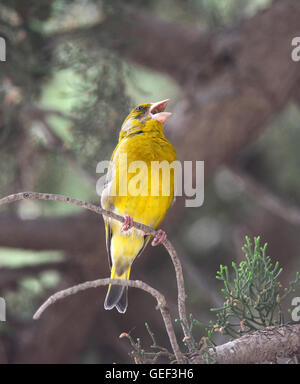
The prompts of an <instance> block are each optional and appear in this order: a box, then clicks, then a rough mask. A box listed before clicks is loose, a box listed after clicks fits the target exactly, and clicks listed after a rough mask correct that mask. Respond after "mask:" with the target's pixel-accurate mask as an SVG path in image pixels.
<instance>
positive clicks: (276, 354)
mask: <svg viewBox="0 0 300 384" xmlns="http://www.w3.org/2000/svg"><path fill="white" fill-rule="evenodd" d="M299 351H300V324H295V325H282V326H280V327H268V328H264V329H262V330H260V331H256V332H254V333H250V334H248V335H245V336H242V337H240V338H239V339H236V340H234V341H230V342H229V343H226V344H223V345H220V346H218V347H216V354H217V362H218V363H220V364H257V363H264V362H274V361H276V359H278V358H284V357H292V356H294V355H295V354H297V353H299Z"/></svg>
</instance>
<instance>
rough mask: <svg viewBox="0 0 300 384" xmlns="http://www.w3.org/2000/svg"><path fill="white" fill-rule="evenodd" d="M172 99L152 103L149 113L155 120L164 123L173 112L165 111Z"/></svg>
mask: <svg viewBox="0 0 300 384" xmlns="http://www.w3.org/2000/svg"><path fill="white" fill-rule="evenodd" d="M169 100H170V99H166V100H162V101H158V102H157V103H153V104H152V105H151V108H150V111H149V114H150V116H151V118H152V119H153V120H157V121H159V122H160V123H164V122H165V121H166V120H167V119H168V118H169V117H170V116H171V115H172V113H171V112H165V108H166V106H167V104H168V102H169Z"/></svg>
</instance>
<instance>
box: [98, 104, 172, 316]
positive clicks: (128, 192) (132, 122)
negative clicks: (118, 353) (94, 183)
mask: <svg viewBox="0 0 300 384" xmlns="http://www.w3.org/2000/svg"><path fill="white" fill-rule="evenodd" d="M168 101H169V100H163V101H160V102H158V103H146V104H141V105H139V106H137V107H136V108H135V109H133V110H132V111H131V112H130V114H129V115H128V116H127V118H126V119H125V121H124V123H123V125H122V127H121V132H120V136H119V142H118V145H117V147H116V148H115V150H114V152H113V154H112V158H111V162H110V164H111V165H110V168H109V170H108V173H107V178H106V186H105V189H104V190H103V192H102V194H101V206H102V207H103V208H104V209H107V210H110V211H113V212H115V213H117V214H119V215H123V216H124V217H125V222H124V223H123V224H122V223H120V222H119V221H116V220H113V219H110V218H107V217H104V222H105V231H106V247H107V252H108V256H109V263H110V267H111V278H113V279H129V275H130V269H131V265H132V263H133V261H134V259H135V258H136V257H137V256H139V255H140V254H141V253H142V251H143V250H144V249H145V247H146V245H147V244H148V242H149V239H150V236H149V235H146V234H145V233H143V232H142V231H139V230H137V229H135V228H133V227H132V221H133V220H134V221H136V222H140V223H142V224H145V225H148V226H150V227H152V228H154V229H157V228H158V226H159V225H160V223H161V221H162V220H163V218H164V216H165V214H166V212H167V210H168V208H169V207H170V205H171V203H172V201H173V199H174V180H175V170H174V167H172V166H171V168H170V169H169V174H168V176H169V178H168V177H167V176H166V175H167V174H166V173H164V170H160V169H159V165H161V164H163V165H166V164H168V165H169V164H170V165H172V162H173V161H175V160H176V152H175V149H174V148H173V146H172V144H171V143H170V142H169V141H168V140H167V139H166V138H165V136H164V133H163V123H164V122H165V121H166V120H167V118H168V117H170V115H171V113H169V112H165V107H166V105H167V103H168ZM161 162H162V163H161ZM152 164H154V165H153V166H152ZM162 168H163V167H162ZM157 170H158V172H157ZM165 239H166V233H165V232H164V231H162V230H159V231H158V233H157V235H156V236H155V238H154V240H153V241H152V245H158V244H160V243H162V242H164V241H165ZM127 291H128V289H127V288H125V287H122V286H118V285H113V286H109V288H108V292H107V295H106V299H105V303H104V308H105V309H112V308H114V307H116V308H117V310H118V311H119V312H120V313H124V312H126V309H127Z"/></svg>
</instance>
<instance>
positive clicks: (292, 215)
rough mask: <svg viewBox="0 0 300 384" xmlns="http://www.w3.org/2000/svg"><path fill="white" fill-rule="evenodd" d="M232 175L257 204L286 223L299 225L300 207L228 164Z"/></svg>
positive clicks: (240, 169)
mask: <svg viewBox="0 0 300 384" xmlns="http://www.w3.org/2000/svg"><path fill="white" fill-rule="evenodd" d="M228 168H229V170H230V171H231V173H232V174H233V176H234V177H235V178H236V179H237V180H238V181H239V183H240V184H241V185H242V187H243V188H244V190H245V192H247V193H248V194H249V195H251V196H252V197H253V198H254V199H255V200H256V201H257V203H258V204H260V205H261V206H262V207H263V208H265V209H267V210H268V211H270V212H271V213H272V214H275V215H277V216H279V217H281V218H282V219H284V220H286V221H287V222H288V223H291V224H294V225H300V209H299V208H298V207H297V206H294V205H291V204H288V203H286V202H285V201H283V200H281V199H280V198H279V197H278V196H276V195H274V194H273V193H272V192H271V191H269V190H267V189H266V188H265V187H264V186H263V185H261V184H260V183H259V182H258V181H257V180H255V179H254V178H253V177H251V176H250V175H248V174H247V173H246V171H244V170H243V169H242V168H241V167H239V166H237V165H228Z"/></svg>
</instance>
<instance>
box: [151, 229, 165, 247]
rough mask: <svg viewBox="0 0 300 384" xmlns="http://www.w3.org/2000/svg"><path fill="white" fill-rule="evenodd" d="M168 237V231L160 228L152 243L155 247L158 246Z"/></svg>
mask: <svg viewBox="0 0 300 384" xmlns="http://www.w3.org/2000/svg"><path fill="white" fill-rule="evenodd" d="M166 239H167V234H166V232H165V231H163V230H162V229H159V230H158V231H157V232H156V235H155V236H154V239H153V240H152V243H151V245H152V246H153V247H156V246H157V245H159V244H162V243H164V242H165V241H166Z"/></svg>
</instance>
